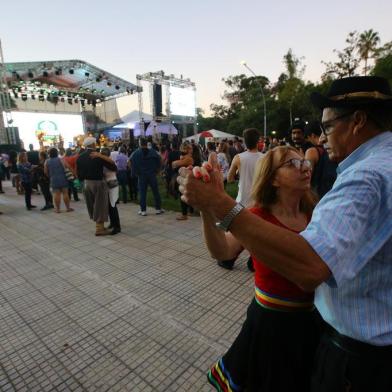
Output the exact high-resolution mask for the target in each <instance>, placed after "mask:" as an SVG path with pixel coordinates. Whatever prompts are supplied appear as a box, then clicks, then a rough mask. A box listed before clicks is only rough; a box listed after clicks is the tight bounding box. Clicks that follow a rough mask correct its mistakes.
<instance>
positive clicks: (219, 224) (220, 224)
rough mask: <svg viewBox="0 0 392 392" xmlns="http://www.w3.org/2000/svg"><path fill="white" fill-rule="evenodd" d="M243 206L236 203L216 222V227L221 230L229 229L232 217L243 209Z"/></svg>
mask: <svg viewBox="0 0 392 392" xmlns="http://www.w3.org/2000/svg"><path fill="white" fill-rule="evenodd" d="M244 208H245V207H244V206H243V205H242V204H241V203H237V204H236V205H235V206H234V207H233V208H232V209H231V210H230V212H229V213H228V214H227V215H226V216H225V217H224V218H223V219H222V220H221V221H220V222H217V223H216V227H218V228H219V229H221V230H224V231H229V228H230V225H231V223H232V222H233V219H234V218H235V217H236V216H237V215H238V214H239V213H240V212H241V211H242V210H243V209H244Z"/></svg>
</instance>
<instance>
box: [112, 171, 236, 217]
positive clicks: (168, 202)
mask: <svg viewBox="0 0 392 392" xmlns="http://www.w3.org/2000/svg"><path fill="white" fill-rule="evenodd" d="M158 185H159V193H160V195H161V199H162V208H163V209H164V210H167V211H177V212H180V211H181V206H180V199H177V200H176V199H174V198H173V197H172V196H170V195H167V193H166V185H165V183H164V180H163V178H162V177H158ZM226 191H227V193H228V194H229V195H230V196H232V197H233V198H235V197H236V196H237V191H238V185H237V182H234V183H231V184H227V186H226ZM120 200H122V198H121V187H120ZM128 200H129V197H128ZM147 206H149V207H155V205H154V198H153V196H152V192H151V189H150V188H148V191H147Z"/></svg>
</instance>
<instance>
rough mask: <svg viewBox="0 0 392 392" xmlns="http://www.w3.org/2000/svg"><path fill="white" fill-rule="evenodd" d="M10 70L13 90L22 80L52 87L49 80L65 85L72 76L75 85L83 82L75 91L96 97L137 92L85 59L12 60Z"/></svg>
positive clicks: (134, 87)
mask: <svg viewBox="0 0 392 392" xmlns="http://www.w3.org/2000/svg"><path fill="white" fill-rule="evenodd" d="M6 71H7V72H6V73H7V74H8V76H7V77H8V87H9V88H11V89H12V88H15V86H16V85H18V84H19V83H21V84H25V85H29V84H30V82H33V83H36V84H37V85H40V86H43V87H45V88H48V86H46V83H48V82H49V81H50V82H53V81H55V80H56V78H60V79H63V81H62V83H61V84H62V85H64V83H63V82H64V81H67V82H70V80H69V79H70V78H71V79H72V82H73V83H74V84H78V85H79V87H78V88H77V89H76V90H75V89H73V90H72V92H74V93H76V92H78V93H81V94H84V95H86V96H87V95H91V97H92V98H93V99H94V98H96V97H100V99H102V100H110V99H115V98H119V97H122V96H125V95H128V94H133V93H134V92H137V86H136V85H134V84H132V83H130V82H127V81H125V80H123V79H121V78H119V77H117V76H115V75H113V74H111V73H109V72H106V71H103V70H101V69H99V68H97V67H95V66H94V65H92V64H89V63H87V62H84V61H81V60H64V61H47V62H30V63H9V64H7V67H6ZM48 84H49V83H48ZM71 84H72V83H71ZM59 85H60V84H59ZM27 89H29V87H27ZM55 89H56V88H55ZM70 91H71V89H70Z"/></svg>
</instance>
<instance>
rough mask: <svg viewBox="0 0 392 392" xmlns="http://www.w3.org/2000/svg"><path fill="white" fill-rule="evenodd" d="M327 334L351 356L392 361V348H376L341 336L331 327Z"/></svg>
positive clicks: (327, 329) (328, 327)
mask: <svg viewBox="0 0 392 392" xmlns="http://www.w3.org/2000/svg"><path fill="white" fill-rule="evenodd" d="M326 334H327V336H328V337H329V340H330V341H331V342H332V343H333V344H334V345H335V346H337V347H339V348H340V349H342V350H344V351H346V352H348V353H350V354H354V355H359V356H363V355H365V356H368V357H372V358H374V359H380V360H387V359H388V360H391V359H392V346H374V345H372V344H368V343H364V342H360V341H358V340H355V339H352V338H349V337H348V336H345V335H342V334H340V333H339V332H338V331H336V330H335V329H333V328H332V327H331V326H329V325H328V326H327V328H326Z"/></svg>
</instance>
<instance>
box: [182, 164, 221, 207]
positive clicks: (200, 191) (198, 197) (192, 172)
mask: <svg viewBox="0 0 392 392" xmlns="http://www.w3.org/2000/svg"><path fill="white" fill-rule="evenodd" d="M177 182H178V184H179V191H180V192H181V200H182V201H184V202H185V203H187V204H189V205H191V206H193V207H195V208H197V209H198V210H200V211H208V210H211V209H213V206H214V203H215V202H216V201H217V200H218V195H219V194H220V193H224V188H223V176H222V173H221V171H220V167H219V164H218V162H216V161H215V160H212V162H211V163H209V162H204V163H203V165H202V166H201V167H200V166H195V167H192V166H188V167H187V168H185V167H182V168H180V170H179V176H178V177H177Z"/></svg>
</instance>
